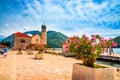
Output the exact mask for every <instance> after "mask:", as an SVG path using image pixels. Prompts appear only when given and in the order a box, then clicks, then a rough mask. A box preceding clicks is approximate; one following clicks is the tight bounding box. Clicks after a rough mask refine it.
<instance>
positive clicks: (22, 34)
mask: <svg viewBox="0 0 120 80" xmlns="http://www.w3.org/2000/svg"><path fill="white" fill-rule="evenodd" d="M15 36H20V37H29V38H31V37H30V36H28V35H27V34H24V33H21V32H17V33H15Z"/></svg>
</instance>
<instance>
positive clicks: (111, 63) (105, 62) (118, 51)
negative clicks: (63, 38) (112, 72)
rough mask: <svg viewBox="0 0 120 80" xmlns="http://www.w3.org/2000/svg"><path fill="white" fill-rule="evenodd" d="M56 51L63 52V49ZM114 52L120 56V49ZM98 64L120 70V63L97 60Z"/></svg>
mask: <svg viewBox="0 0 120 80" xmlns="http://www.w3.org/2000/svg"><path fill="white" fill-rule="evenodd" d="M55 49H56V50H62V48H55ZM113 52H114V54H120V48H113ZM96 63H98V64H104V65H109V66H112V67H117V68H120V64H119V63H114V62H107V61H100V60H99V61H98V60H97V61H96Z"/></svg>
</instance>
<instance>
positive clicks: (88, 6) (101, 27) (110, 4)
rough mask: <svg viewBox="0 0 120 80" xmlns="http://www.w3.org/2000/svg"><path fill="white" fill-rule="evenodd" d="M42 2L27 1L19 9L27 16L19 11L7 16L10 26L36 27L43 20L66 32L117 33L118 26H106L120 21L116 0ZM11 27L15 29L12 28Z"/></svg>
mask: <svg viewBox="0 0 120 80" xmlns="http://www.w3.org/2000/svg"><path fill="white" fill-rule="evenodd" d="M43 3H44V4H42V3H40V2H39V0H34V1H33V3H30V2H27V1H26V5H25V6H26V8H25V9H24V11H23V12H22V13H23V15H24V14H25V15H27V16H24V17H22V14H19V15H17V16H15V17H13V18H12V19H9V20H10V21H11V22H12V21H13V22H12V23H11V25H9V26H10V27H11V26H12V27H14V28H15V27H16V26H18V27H17V28H16V30H18V31H19V30H20V31H23V30H24V29H26V30H36V29H38V30H39V29H40V27H41V25H42V23H43V22H44V21H45V23H46V26H47V29H48V30H56V31H59V32H63V33H64V34H66V35H68V36H72V35H74V34H76V35H82V34H87V35H89V34H101V35H104V36H105V35H113V34H120V33H119V32H120V30H119V29H117V30H114V29H111V28H109V25H110V24H113V25H114V24H117V25H119V21H120V16H119V15H120V13H117V12H120V11H119V10H120V7H117V6H120V4H119V3H120V1H119V0H115V1H114V0H113V1H104V2H103V3H101V4H97V3H94V2H92V0H64V1H61V0H43ZM111 10H113V11H111ZM14 21H16V24H15V22H14ZM17 21H18V22H17ZM6 24H7V23H6ZM21 26H22V28H21ZM67 29H68V30H67ZM72 29H73V30H72ZM10 31H11V33H12V32H15V30H12V29H10ZM71 31H72V32H71Z"/></svg>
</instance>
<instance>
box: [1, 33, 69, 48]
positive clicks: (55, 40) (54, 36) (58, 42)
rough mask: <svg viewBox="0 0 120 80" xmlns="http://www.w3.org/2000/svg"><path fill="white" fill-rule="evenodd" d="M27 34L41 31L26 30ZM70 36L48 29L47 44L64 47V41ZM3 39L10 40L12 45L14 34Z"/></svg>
mask: <svg viewBox="0 0 120 80" xmlns="http://www.w3.org/2000/svg"><path fill="white" fill-rule="evenodd" d="M24 33H25V34H27V35H35V34H39V35H40V34H41V32H39V31H27V32H24ZM67 38H68V37H67V36H66V35H64V34H62V33H60V32H56V31H47V44H49V45H50V47H52V48H61V47H62V43H63V42H65V41H66V39H67ZM3 41H9V42H10V43H11V44H12V46H13V43H14V34H12V35H10V36H8V37H7V38H5V39H4V40H3Z"/></svg>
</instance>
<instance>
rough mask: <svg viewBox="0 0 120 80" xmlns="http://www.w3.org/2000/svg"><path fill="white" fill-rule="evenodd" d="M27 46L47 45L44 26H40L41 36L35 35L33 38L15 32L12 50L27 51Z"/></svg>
mask: <svg viewBox="0 0 120 80" xmlns="http://www.w3.org/2000/svg"><path fill="white" fill-rule="evenodd" d="M29 44H38V45H41V44H47V33H46V26H45V25H42V28H41V36H40V35H38V34H36V35H34V36H28V35H26V34H24V33H21V32H17V33H15V34H14V45H13V48H14V49H19V48H20V49H23V50H25V49H27V46H28V45H29Z"/></svg>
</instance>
